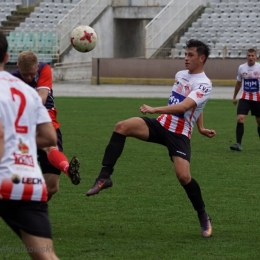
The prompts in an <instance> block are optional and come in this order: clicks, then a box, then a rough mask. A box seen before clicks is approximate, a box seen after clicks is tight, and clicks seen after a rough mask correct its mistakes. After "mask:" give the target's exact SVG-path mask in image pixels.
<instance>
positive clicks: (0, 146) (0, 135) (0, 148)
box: [0, 120, 4, 161]
mask: <svg viewBox="0 0 260 260" xmlns="http://www.w3.org/2000/svg"><path fill="white" fill-rule="evenodd" d="M3 154H4V127H3V124H2V121H1V120H0V161H1V159H2V157H3Z"/></svg>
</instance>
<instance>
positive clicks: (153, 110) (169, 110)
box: [140, 97, 197, 114]
mask: <svg viewBox="0 0 260 260" xmlns="http://www.w3.org/2000/svg"><path fill="white" fill-rule="evenodd" d="M195 106H197V104H196V102H195V101H194V100H193V99H192V98H189V97H187V98H185V99H184V100H183V102H181V103H179V104H173V105H170V106H163V107H150V106H148V105H145V104H143V105H142V106H141V107H140V111H141V112H142V113H143V114H146V113H148V114H180V113H185V112H186V111H188V110H189V109H191V108H193V107H195Z"/></svg>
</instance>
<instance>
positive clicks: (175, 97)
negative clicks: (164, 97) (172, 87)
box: [168, 91, 185, 118]
mask: <svg viewBox="0 0 260 260" xmlns="http://www.w3.org/2000/svg"><path fill="white" fill-rule="evenodd" d="M184 99H185V97H184V96H183V95H180V94H179V93H177V92H175V91H172V94H171V95H170V98H169V101H168V106H170V105H176V104H179V103H181V102H182V101H183V100H184ZM174 116H177V117H180V118H184V114H174Z"/></svg>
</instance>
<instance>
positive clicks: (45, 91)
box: [37, 88, 49, 105]
mask: <svg viewBox="0 0 260 260" xmlns="http://www.w3.org/2000/svg"><path fill="white" fill-rule="evenodd" d="M37 92H38V94H39V96H40V97H41V99H42V103H43V105H45V103H46V100H47V97H48V94H49V90H48V89H47V88H41V89H38V90H37Z"/></svg>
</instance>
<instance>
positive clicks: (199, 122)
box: [196, 112, 216, 138]
mask: <svg viewBox="0 0 260 260" xmlns="http://www.w3.org/2000/svg"><path fill="white" fill-rule="evenodd" d="M196 124H197V127H198V131H199V132H200V133H201V134H202V135H205V136H207V137H209V138H212V137H214V136H215V135H216V131H215V130H213V129H206V128H204V124H203V112H201V114H200V116H199V117H198V119H197V121H196Z"/></svg>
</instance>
